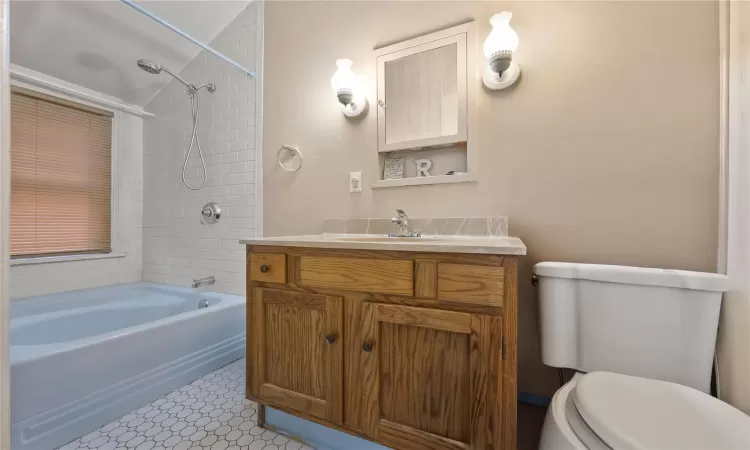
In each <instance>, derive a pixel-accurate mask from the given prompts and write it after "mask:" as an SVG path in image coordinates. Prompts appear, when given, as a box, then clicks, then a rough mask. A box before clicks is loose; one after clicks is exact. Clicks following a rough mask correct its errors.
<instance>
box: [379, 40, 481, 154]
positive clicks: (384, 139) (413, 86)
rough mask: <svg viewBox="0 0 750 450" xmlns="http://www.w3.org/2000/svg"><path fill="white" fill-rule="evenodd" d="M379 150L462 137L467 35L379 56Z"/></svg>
mask: <svg viewBox="0 0 750 450" xmlns="http://www.w3.org/2000/svg"><path fill="white" fill-rule="evenodd" d="M378 99H379V105H380V106H379V109H378V144H379V145H378V150H379V151H394V150H407V149H413V148H420V147H428V146H439V145H449V144H454V143H458V142H465V141H466V136H467V131H466V35H465V34H457V35H454V36H450V37H447V38H442V39H438V40H435V41H430V42H427V43H424V44H421V45H416V46H412V47H408V48H405V49H403V50H399V51H395V52H392V53H387V54H385V55H381V56H379V57H378Z"/></svg>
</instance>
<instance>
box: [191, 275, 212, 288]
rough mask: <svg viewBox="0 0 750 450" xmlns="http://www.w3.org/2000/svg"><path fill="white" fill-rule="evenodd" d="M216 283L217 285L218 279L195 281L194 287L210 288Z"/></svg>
mask: <svg viewBox="0 0 750 450" xmlns="http://www.w3.org/2000/svg"><path fill="white" fill-rule="evenodd" d="M214 283H216V278H214V277H206V278H199V279H197V280H193V287H194V288H199V287H201V286H208V285H210V284H214Z"/></svg>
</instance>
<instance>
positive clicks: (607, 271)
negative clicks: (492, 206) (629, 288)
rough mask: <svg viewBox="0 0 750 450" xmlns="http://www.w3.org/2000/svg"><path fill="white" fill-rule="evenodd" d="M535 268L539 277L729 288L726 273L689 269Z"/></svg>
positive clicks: (550, 265)
mask: <svg viewBox="0 0 750 450" xmlns="http://www.w3.org/2000/svg"><path fill="white" fill-rule="evenodd" d="M533 272H534V274H536V275H538V276H540V277H552V278H572V279H577V280H592V281H604V282H608V283H622V284H637V285H643V286H663V287H674V288H682V289H693V290H699V291H713V292H726V291H728V290H729V277H727V276H726V275H720V274H716V273H705V272H690V271H687V270H673V269H652V268H647V267H630V266H611V265H603V264H579V263H569V262H541V263H538V264H536V265H534V268H533Z"/></svg>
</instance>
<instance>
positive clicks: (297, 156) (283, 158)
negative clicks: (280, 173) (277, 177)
mask: <svg viewBox="0 0 750 450" xmlns="http://www.w3.org/2000/svg"><path fill="white" fill-rule="evenodd" d="M276 160H277V161H278V162H279V165H280V166H281V168H282V169H284V170H286V171H287V172H296V171H298V170H299V169H300V168H301V167H302V153H300V151H299V148H297V147H295V146H293V145H282V146H281V148H280V149H279V151H278V153H276Z"/></svg>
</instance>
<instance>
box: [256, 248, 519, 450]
mask: <svg viewBox="0 0 750 450" xmlns="http://www.w3.org/2000/svg"><path fill="white" fill-rule="evenodd" d="M260 239H262V238H259V240H260ZM509 239H515V238H509ZM259 240H253V241H248V243H249V242H252V243H249V245H247V275H248V276H247V340H248V341H247V398H248V399H250V400H253V401H256V402H258V403H260V404H261V405H266V406H269V407H273V408H276V409H279V410H281V411H284V412H287V413H290V414H293V415H295V416H298V417H301V418H304V419H307V420H311V421H314V422H317V423H320V424H323V425H326V426H328V427H331V428H335V429H337V430H341V431H344V432H347V433H351V434H354V435H356V436H359V437H362V438H365V439H369V440H372V441H375V442H378V443H381V444H383V445H385V446H388V447H392V448H395V449H407V450H412V449H414V450H416V449H420V450H421V449H423V450H443V449H445V450H449V449H450V450H457V449H472V450H480V449H482V450H486V449H506V450H515V448H516V363H517V359H516V324H517V317H516V316H517V298H516V283H517V274H516V263H517V256H515V255H503V254H472V253H441V252H435V251H434V250H431V251H424V252H421V251H393V250H373V249H369V250H364V249H352V248H346V249H344V248H316V247H314V246H306V247H300V246H294V245H291V242H290V245H273V241H271V243H270V244H265V243H264V244H262V245H258V242H260V241H259ZM243 242H244V241H243ZM518 242H520V241H518ZM276 244H278V242H277V243H276ZM521 246H522V244H521ZM524 253H525V247H524V248H523V253H517V254H524Z"/></svg>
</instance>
